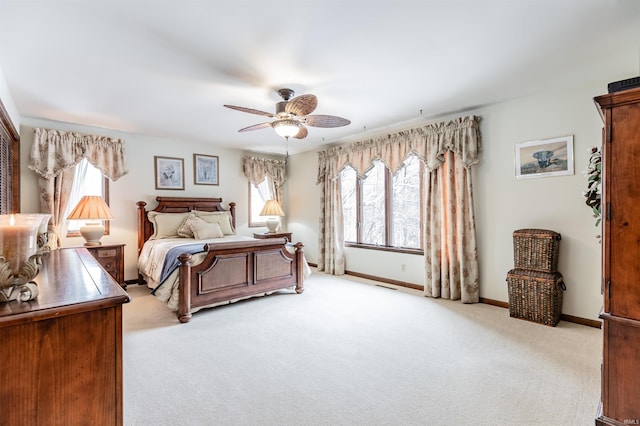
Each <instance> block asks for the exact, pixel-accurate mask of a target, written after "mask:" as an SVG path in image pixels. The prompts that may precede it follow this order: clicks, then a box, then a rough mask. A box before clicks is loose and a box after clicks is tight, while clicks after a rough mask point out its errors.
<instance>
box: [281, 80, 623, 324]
mask: <svg viewBox="0 0 640 426" xmlns="http://www.w3.org/2000/svg"><path fill="white" fill-rule="evenodd" d="M633 72H634V71H633V70H630V71H629V72H628V73H626V74H624V73H622V74H621V75H617V76H611V78H606V79H603V80H601V81H597V82H592V83H590V84H586V85H582V86H577V87H571V88H567V89H564V90H553V91H549V92H546V93H542V94H537V95H535V96H530V97H527V98H520V99H516V100H513V101H509V102H505V103H502V104H499V105H494V106H490V107H485V108H479V109H476V110H474V111H467V112H465V113H464V114H463V115H479V116H481V117H482V122H481V132H482V138H483V150H482V154H481V161H480V164H479V165H477V166H475V168H474V182H473V184H474V203H475V214H476V224H477V237H478V251H479V258H480V273H481V281H480V285H481V287H480V289H481V290H480V295H481V297H484V298H488V299H494V300H498V301H504V302H507V301H508V292H507V284H506V274H507V272H508V271H509V270H510V269H512V268H513V245H512V233H513V231H514V230H516V229H521V228H545V229H552V230H555V231H557V232H559V233H561V235H562V241H561V244H560V260H559V268H558V269H559V271H560V272H561V273H562V274H563V276H564V280H565V282H566V285H567V290H566V292H565V293H564V303H563V313H565V314H568V315H574V316H578V317H582V318H588V319H597V317H598V314H599V311H600V308H601V305H602V297H601V295H600V244H599V243H598V240H597V238H596V235H598V234H599V229H598V228H596V227H595V225H594V223H595V222H594V219H593V217H592V216H591V211H590V209H589V208H588V207H587V206H586V205H585V203H584V198H583V196H582V192H583V191H584V190H585V189H586V179H585V177H584V175H583V173H582V172H583V170H584V169H586V166H587V164H588V159H589V155H590V149H591V147H593V146H597V145H600V143H601V142H600V135H601V128H602V121H601V119H600V116H599V115H598V112H597V109H596V107H595V105H594V103H593V98H594V97H595V96H598V95H601V94H604V93H606V90H607V83H608V82H610V81H616V80H620V79H624V78H628V77H631V76H633V75H634V74H633ZM460 115H462V114H460ZM453 117H454V116H451V117H446V118H442V119H438V120H436V121H444V120H447V119H450V118H453ZM564 135H573V136H574V153H575V159H574V168H575V174H574V175H572V176H558V177H546V178H538V179H527V180H516V179H515V171H514V169H515V166H514V152H515V144H517V143H520V142H526V141H531V140H539V139H548V138H554V137H558V136H564ZM291 164H292V166H291V167H290V169H289V172H290V173H289V182H290V187H289V188H290V190H291V191H290V199H291V205H290V211H291V215H290V216H291V217H290V218H289V220H290V222H289V227H290V230H291V231H293V232H294V234H296V238H295V239H298V237H299V238H300V239H301V240H302V241H303V242H304V243H305V253H306V255H307V258H308V259H309V260H310V261H311V262H314V263H315V262H317V259H318V238H317V229H318V221H319V212H320V207H319V206H320V204H319V197H320V186H318V185H315V179H316V173H317V153H316V152H312V153H311V152H308V153H304V154H300V155H296V156H294V157H292V160H291ZM345 254H346V266H347V270H349V271H354V272H359V273H363V274H369V275H374V276H380V277H384V278H388V279H392V280H399V281H404V282H409V283H415V284H421V285H422V284H423V283H424V259H423V257H422V256H416V255H408V254H398V253H389V252H383V251H375V250H366V249H357V248H346V250H345ZM403 265H404V268H403Z"/></svg>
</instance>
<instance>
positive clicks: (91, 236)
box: [80, 222, 104, 246]
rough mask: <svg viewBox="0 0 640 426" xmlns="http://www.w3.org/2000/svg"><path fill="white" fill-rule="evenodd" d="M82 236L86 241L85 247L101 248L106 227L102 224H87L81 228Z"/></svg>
mask: <svg viewBox="0 0 640 426" xmlns="http://www.w3.org/2000/svg"><path fill="white" fill-rule="evenodd" d="M80 235H82V236H83V237H84V239H85V240H86V242H85V243H84V245H85V246H101V245H102V243H101V242H100V238H102V236H103V235H104V225H103V224H102V223H101V222H97V223H96V222H92V223H87V224H86V225H85V226H81V227H80Z"/></svg>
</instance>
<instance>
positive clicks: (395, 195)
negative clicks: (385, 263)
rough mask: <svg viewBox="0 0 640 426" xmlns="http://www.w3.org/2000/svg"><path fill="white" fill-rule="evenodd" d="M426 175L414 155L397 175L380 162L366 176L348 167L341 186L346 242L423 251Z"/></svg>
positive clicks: (363, 245)
mask: <svg viewBox="0 0 640 426" xmlns="http://www.w3.org/2000/svg"><path fill="white" fill-rule="evenodd" d="M423 175H424V165H423V164H422V161H420V160H419V159H418V158H416V157H414V156H410V157H408V158H407V160H406V161H405V163H404V167H402V168H401V169H400V170H398V172H397V173H396V174H395V175H394V176H392V175H391V172H390V170H389V169H388V168H387V167H386V166H385V165H384V163H382V162H380V161H374V163H373V167H372V168H371V169H370V170H369V171H368V172H367V175H366V177H365V178H364V179H363V178H358V177H357V175H356V171H355V170H354V169H353V168H351V167H346V168H345V169H344V170H343V171H342V172H341V174H340V188H341V194H342V213H343V220H344V238H345V242H346V243H347V245H351V246H360V247H368V248H383V249H387V250H398V251H407V252H421V251H422V248H423V246H422V232H421V229H422V184H423V183H422V179H423V178H422V176H423Z"/></svg>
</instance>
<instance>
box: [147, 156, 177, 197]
mask: <svg viewBox="0 0 640 426" xmlns="http://www.w3.org/2000/svg"><path fill="white" fill-rule="evenodd" d="M153 159H154V163H155V167H154V169H155V173H156V189H184V159H182V158H174V157H158V156H154V157H153Z"/></svg>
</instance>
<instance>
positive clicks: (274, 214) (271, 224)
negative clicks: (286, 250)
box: [260, 200, 284, 234]
mask: <svg viewBox="0 0 640 426" xmlns="http://www.w3.org/2000/svg"><path fill="white" fill-rule="evenodd" d="M260 216H266V217H267V218H266V220H265V223H266V224H267V229H269V234H275V233H276V231H277V230H278V226H279V225H280V218H279V216H284V212H283V211H282V207H280V204H279V203H278V202H277V201H276V200H267V202H266V203H264V207H263V208H262V211H261V212H260Z"/></svg>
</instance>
